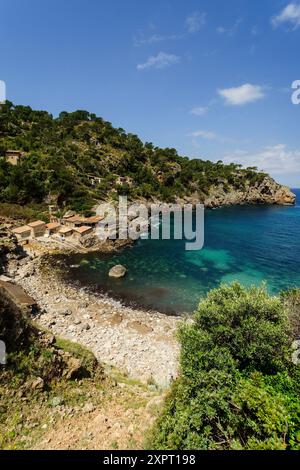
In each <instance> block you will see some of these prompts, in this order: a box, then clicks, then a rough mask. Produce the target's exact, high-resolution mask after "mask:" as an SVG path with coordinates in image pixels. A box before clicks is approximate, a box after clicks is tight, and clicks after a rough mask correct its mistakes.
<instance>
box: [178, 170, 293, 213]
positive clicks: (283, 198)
mask: <svg viewBox="0 0 300 470" xmlns="http://www.w3.org/2000/svg"><path fill="white" fill-rule="evenodd" d="M295 200H296V196H295V194H293V193H292V192H291V190H290V189H289V188H288V187H286V186H282V185H280V184H278V183H276V181H274V180H273V179H272V178H271V177H269V176H265V178H264V179H263V180H262V181H260V182H258V181H257V182H255V183H254V184H253V183H251V182H250V181H247V182H246V183H245V185H244V187H241V188H240V189H236V188H234V187H233V186H230V185H228V184H226V183H220V184H219V185H215V186H212V187H211V189H210V192H209V194H208V195H206V196H204V195H201V194H198V193H195V194H193V195H192V196H189V197H186V198H184V200H180V202H184V203H191V204H196V203H199V202H200V203H203V204H204V205H205V207H206V208H210V209H211V208H215V207H220V206H231V205H243V204H278V205H292V204H294V203H295Z"/></svg>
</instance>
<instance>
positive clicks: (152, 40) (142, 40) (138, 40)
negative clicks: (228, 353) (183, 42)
mask: <svg viewBox="0 0 300 470" xmlns="http://www.w3.org/2000/svg"><path fill="white" fill-rule="evenodd" d="M182 37H183V35H179V34H170V35H166V36H164V35H160V34H152V35H151V36H149V37H146V36H145V35H144V34H143V33H140V35H139V37H135V38H134V45H135V46H144V45H145V44H156V43H158V42H162V41H177V40H178V39H181V38H182Z"/></svg>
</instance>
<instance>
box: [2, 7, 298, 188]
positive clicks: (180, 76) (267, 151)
mask: <svg viewBox="0 0 300 470" xmlns="http://www.w3.org/2000/svg"><path fill="white" fill-rule="evenodd" d="M0 6H1V20H2V21H1V29H0V51H1V63H0V64H1V65H0V79H1V80H4V81H5V82H6V87H7V98H8V99H9V100H11V101H13V102H14V103H17V104H29V105H30V106H32V107H33V108H40V109H47V110H48V111H50V112H51V113H53V114H54V115H57V114H58V113H59V112H60V111H62V110H68V111H71V110H74V109H78V108H80V109H87V110H89V111H91V112H95V113H97V114H98V115H100V116H102V117H103V118H105V119H107V120H109V121H111V122H112V123H113V125H115V126H117V127H123V128H124V129H126V131H128V132H134V133H137V134H138V135H139V136H140V137H141V138H142V139H143V140H145V141H151V142H153V143H154V144H156V145H159V146H164V147H175V148H177V150H178V151H179V153H180V154H183V155H188V156H190V157H201V158H205V159H211V160H214V161H217V160H219V159H221V160H224V161H238V162H240V163H242V164H245V165H257V166H259V167H260V168H261V169H264V170H266V171H268V172H270V173H271V174H272V175H273V176H274V177H275V178H276V179H277V180H279V181H280V182H282V183H286V184H289V185H291V186H293V187H300V138H299V135H300V132H299V127H300V105H299V106H295V105H293V104H292V102H291V94H292V90H291V84H292V82H293V81H294V80H297V79H300V65H299V52H298V48H299V44H300V1H299V2H298V0H295V1H288V0H226V1H224V0H209V1H208V0H203V1H201V0H198V1H196V0H185V1H183V0H180V1H179V0H172V1H171V0H151V1H147V2H146V1H142V0H139V1H138V0H127V1H124V0H123V1H121V0H110V1H102V0H98V1H96V0H85V1H83V0H64V1H61V0H60V1H58V0H43V1H40V0H26V1H24V0H0ZM297 46H298V47H297Z"/></svg>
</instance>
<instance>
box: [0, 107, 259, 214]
mask: <svg viewBox="0 0 300 470" xmlns="http://www.w3.org/2000/svg"><path fill="white" fill-rule="evenodd" d="M8 150H19V151H22V152H24V153H23V156H22V158H20V161H19V162H18V164H17V165H15V166H13V165H11V164H9V163H7V162H6V161H5V158H4V157H5V155H6V152H7V151H8ZM1 157H2V158H1ZM95 177H97V178H99V179H98V180H97V181H96V180H93V178H95ZM120 177H121V181H120ZM265 177H266V175H265V174H264V173H260V172H258V171H257V170H256V169H255V168H248V169H242V168H241V167H240V166H239V165H236V164H230V165H225V164H223V163H222V162H221V161H219V162H217V163H212V162H210V161H204V160H199V159H189V158H187V157H182V156H179V155H178V153H177V151H176V150H175V149H173V148H165V149H161V148H158V147H155V146H154V145H153V144H152V143H149V142H146V143H143V142H142V141H141V140H140V139H139V138H138V136H136V135H134V134H130V133H129V134H127V133H126V132H125V131H124V130H123V129H120V128H119V129H116V128H114V127H113V126H112V124H111V123H109V122H106V121H104V120H103V119H102V118H101V117H97V116H96V115H95V114H90V113H89V112H87V111H80V110H78V111H75V112H71V113H67V112H62V113H60V115H59V116H58V117H57V118H54V117H53V116H52V115H51V114H49V113H48V112H46V111H34V110H32V109H31V108H30V107H29V106H14V105H13V104H12V103H11V102H8V101H7V102H6V104H4V105H1V107H0V202H2V203H3V202H6V203H16V204H21V205H25V204H32V203H34V204H43V203H49V202H52V201H55V202H57V203H58V204H59V205H60V206H62V205H64V206H66V207H69V208H72V209H75V210H79V211H80V210H83V211H84V210H88V209H90V208H91V207H92V206H93V205H94V204H95V202H96V201H99V200H103V199H105V200H107V199H111V198H116V195H117V194H118V193H122V194H127V195H128V196H129V197H130V198H131V199H138V198H145V199H159V200H161V201H167V202H172V201H174V200H175V199H176V198H182V197H190V196H193V195H195V194H196V199H197V200H199V201H201V202H202V201H204V200H205V199H206V198H207V197H208V195H209V194H210V193H211V191H212V188H215V187H216V185H217V186H218V187H220V186H221V188H222V192H223V193H224V194H226V192H230V191H232V189H234V190H237V191H240V192H243V191H244V190H245V188H246V187H247V186H248V187H249V186H253V185H255V184H256V185H259V184H260V183H261V182H262V181H263V180H264V178H265Z"/></svg>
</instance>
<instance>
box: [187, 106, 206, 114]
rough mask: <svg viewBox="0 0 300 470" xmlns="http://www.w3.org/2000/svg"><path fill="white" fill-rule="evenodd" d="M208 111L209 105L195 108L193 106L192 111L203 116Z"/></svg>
mask: <svg viewBox="0 0 300 470" xmlns="http://www.w3.org/2000/svg"><path fill="white" fill-rule="evenodd" d="M207 111H208V106H198V107H195V108H192V109H191V111H190V113H191V114H194V115H195V116H203V115H204V114H206V113H207Z"/></svg>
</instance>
